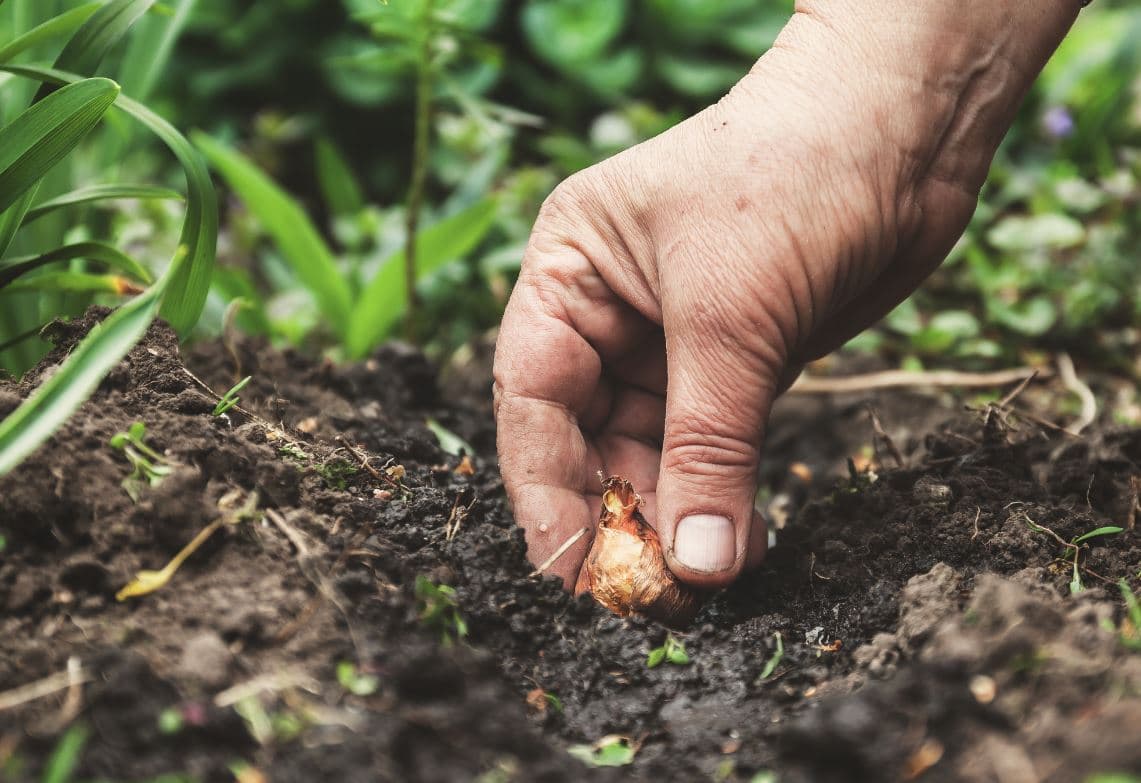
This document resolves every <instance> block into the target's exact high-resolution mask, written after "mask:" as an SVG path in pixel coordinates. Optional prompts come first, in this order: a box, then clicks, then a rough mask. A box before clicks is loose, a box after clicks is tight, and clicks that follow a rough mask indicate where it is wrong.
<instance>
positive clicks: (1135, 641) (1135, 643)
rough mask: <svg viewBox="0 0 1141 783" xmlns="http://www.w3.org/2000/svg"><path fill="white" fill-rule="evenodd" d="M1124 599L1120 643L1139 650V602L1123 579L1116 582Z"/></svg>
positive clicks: (1140, 617)
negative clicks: (1123, 616)
mask: <svg viewBox="0 0 1141 783" xmlns="http://www.w3.org/2000/svg"><path fill="white" fill-rule="evenodd" d="M1117 586H1118V588H1120V590H1121V597H1122V599H1124V601H1125V619H1124V620H1123V621H1122V622H1121V631H1120V634H1121V643H1122V644H1124V645H1125V646H1126V647H1128V648H1129V649H1130V650H1134V651H1136V652H1141V602H1139V601H1138V600H1137V596H1136V594H1134V592H1133V590H1132V589H1130V587H1129V583H1128V582H1126V581H1125V580H1124V579H1122V580H1121V581H1119V582H1118V583H1117Z"/></svg>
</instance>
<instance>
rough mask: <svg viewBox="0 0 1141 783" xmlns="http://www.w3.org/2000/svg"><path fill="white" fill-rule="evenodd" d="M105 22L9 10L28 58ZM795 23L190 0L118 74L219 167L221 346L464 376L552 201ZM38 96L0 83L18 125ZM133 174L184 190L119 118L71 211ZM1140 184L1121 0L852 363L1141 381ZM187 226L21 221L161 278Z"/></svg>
mask: <svg viewBox="0 0 1141 783" xmlns="http://www.w3.org/2000/svg"><path fill="white" fill-rule="evenodd" d="M81 5H84V4H82V3H80V2H78V0H77V1H76V2H72V1H71V0H36V1H35V2H34V3H30V2H20V0H12V1H11V2H7V3H4V4H2V5H0V42H3V41H6V40H10V39H11V38H13V37H14V36H15V35H16V34H17V33H19V32H23V31H26V30H28V29H31V28H32V27H34V26H35V25H37V24H41V23H43V22H45V20H50V19H52V18H53V17H56V16H58V15H59V14H61V13H64V12H67V11H69V10H70V9H75V8H78V7H80V6H81ZM791 9H792V3H791V2H756V0H722V2H718V3H709V2H700V0H629V1H628V2H616V1H615V0H510V1H507V0H388V2H387V3H383V2H379V1H378V0H273V2H264V0H263V1H262V2H254V1H253V0H197V1H196V2H195V1H194V0H165V2H164V3H160V4H158V5H156V6H154V7H153V8H152V9H151V10H150V11H149V12H148V13H147V14H146V16H145V17H144V18H143V19H142V20H141V21H140V23H139V25H138V26H137V27H136V28H135V29H134V30H133V31H132V33H131V36H130V38H129V40H128V42H127V46H126V47H125V48H124V47H121V48H120V50H117V51H114V52H113V53H112V55H111V56H110V57H109V58H108V59H107V60H106V61H105V65H104V66H103V67H102V69H101V71H100V72H101V73H105V74H106V75H109V76H112V77H113V78H116V79H117V80H118V81H119V82H120V83H121V84H122V85H123V88H124V92H125V93H126V94H128V95H131V96H132V97H135V98H138V99H139V100H142V101H145V102H146V103H147V104H148V105H149V106H150V107H151V108H153V109H154V110H155V111H156V112H158V113H159V114H160V115H162V116H164V117H165V118H167V119H169V120H170V121H171V122H172V124H174V125H175V126H176V127H178V128H179V129H181V130H182V131H184V132H186V133H188V134H189V135H190V137H191V139H192V141H194V143H195V144H196V145H197V146H198V148H199V149H200V150H201V151H202V152H203V153H204V154H205V155H206V157H207V158H208V160H209V162H210V164H211V166H212V168H213V169H214V171H215V172H216V174H217V175H218V182H219V185H220V188H221V190H220V194H221V196H222V199H221V203H222V235H221V241H220V243H219V248H218V263H217V267H216V270H215V273H214V281H213V290H212V293H211V296H210V300H209V303H208V307H207V310H206V313H205V315H204V316H203V318H202V320H201V322H200V324H199V326H198V334H200V335H205V336H208V335H216V334H218V333H219V332H221V331H222V330H223V328H231V329H240V330H243V331H245V332H247V333H251V334H259V335H265V336H266V337H268V338H270V339H271V340H273V341H274V342H275V343H278V344H292V345H297V346H300V347H303V348H305V349H308V350H312V351H325V352H328V353H330V354H331V355H332V356H334V357H336V358H340V357H348V358H352V357H359V356H362V355H365V354H367V352H368V351H369V350H371V349H372V348H374V347H375V346H376V345H377V344H378V343H379V342H380V341H381V340H383V339H385V338H388V337H390V336H394V335H399V336H403V337H406V338H408V339H411V340H413V341H415V342H417V343H419V344H421V345H423V346H424V347H425V348H426V349H427V350H428V351H429V353H430V354H431V355H433V356H434V357H436V358H438V359H441V360H443V359H445V358H446V357H448V356H450V355H452V353H453V352H454V351H456V350H457V349H458V348H460V347H461V346H463V345H465V344H466V343H468V342H469V341H471V340H473V339H478V338H480V337H481V336H483V335H486V334H487V333H488V331H489V330H491V329H493V328H494V327H495V325H496V324H497V322H498V319H499V317H500V315H501V313H502V308H503V305H504V303H505V301H506V298H507V295H508V293H509V292H510V289H511V285H512V283H513V280H514V276H515V274H516V272H517V270H518V266H519V262H520V258H521V255H522V248H523V245H524V243H525V242H526V239H527V235H528V231H529V228H530V226H531V223H532V221H533V219H534V217H535V215H536V212H537V210H538V207H539V205H540V203H541V202H542V200H543V198H544V197H545V196H546V195H547V193H549V192H550V191H551V189H552V188H553V187H554V186H555V185H556V184H557V183H558V182H559V181H560V180H561V179H562V178H564V177H565V176H567V175H568V174H571V173H572V172H574V171H576V170H578V169H581V168H583V167H586V166H589V165H591V164H592V163H594V162H595V161H598V160H600V159H602V158H604V157H606V156H608V155H611V154H613V153H615V152H617V151H619V150H621V149H623V148H625V147H628V146H630V145H632V144H635V143H637V142H639V141H641V140H643V139H646V138H648V137H650V136H653V135H655V134H657V133H659V132H660V131H662V130H663V129H665V128H667V127H669V126H670V125H672V124H674V123H676V122H678V121H679V120H680V119H682V118H683V117H685V116H687V115H688V114H690V113H692V112H694V111H696V110H698V109H700V108H702V107H704V106H706V105H708V104H709V103H711V102H713V101H715V100H717V98H719V97H720V96H721V95H722V94H723V93H724V92H725V91H726V90H727V89H728V88H729V87H730V86H731V85H732V84H733V83H734V82H735V81H736V80H737V79H738V78H740V76H741V75H742V74H743V73H744V72H745V71H746V70H747V69H748V67H749V66H750V65H751V63H752V62H753V61H754V60H755V59H756V57H757V56H759V55H760V54H761V53H762V52H764V50H765V49H766V48H767V47H768V46H769V45H771V43H772V41H773V39H774V37H775V36H776V34H777V32H778V31H779V30H780V28H781V26H782V25H783V23H784V21H785V20H786V19H787V18H788V16H789V14H790V13H791ZM56 48H57V49H58V46H57V47H56ZM55 51H56V50H54V49H52V47H51V46H48V45H45V46H43V47H39V48H36V47H33V48H31V49H29V50H28V51H26V52H24V53H23V54H21V55H20V56H19V58H18V59H17V61H24V62H50V61H51V58H52V57H53V56H54V54H55ZM30 89H31V88H30V87H28V86H27V85H26V84H22V83H19V82H18V81H16V80H12V79H10V78H8V79H6V80H5V81H4V83H3V85H2V86H0V111H3V112H5V113H4V121H5V122H6V121H8V120H9V119H10V111H9V107H14V106H17V105H26V102H27V98H28V91H29V90H30ZM192 131H193V133H192ZM64 168H66V170H63V169H64ZM108 176H112V177H115V178H118V179H119V180H124V181H147V182H152V183H159V184H169V185H171V186H172V187H180V186H181V175H180V173H179V171H178V170H177V169H176V167H175V163H174V161H173V160H172V159H170V158H169V156H167V155H164V154H163V151H162V150H161V149H159V148H157V147H155V146H151V142H150V141H148V140H147V139H146V138H144V137H143V136H142V134H139V133H137V132H135V131H133V130H132V129H131V127H130V126H129V125H128V124H127V123H126V122H125V121H119V122H114V121H112V122H109V123H107V124H106V126H105V127H103V128H102V129H100V130H99V131H98V132H97V133H95V134H93V135H92V136H91V137H90V138H89V139H88V141H87V142H86V143H85V145H84V147H83V148H82V149H81V150H80V153H79V154H77V155H73V156H72V157H71V158H69V160H68V161H67V163H66V166H65V167H61V170H60V171H59V172H56V173H54V174H53V177H55V178H56V180H57V181H56V182H55V184H54V185H53V184H52V183H45V186H44V187H45V188H46V189H47V190H45V193H44V195H45V196H47V195H51V192H50V191H51V190H52V189H53V188H54V189H55V190H56V191H58V192H63V191H64V190H66V189H67V188H68V187H69V186H70V187H74V186H75V185H76V183H80V184H82V183H85V182H98V181H102V180H104V179H106V178H107V177H108ZM1139 178H1141V6H1139V5H1138V4H1137V3H1128V2H1114V1H1113V0H1097V2H1095V3H1094V4H1093V5H1092V6H1090V7H1089V8H1087V9H1086V10H1085V11H1083V13H1082V15H1081V18H1080V20H1079V22H1078V24H1077V26H1076V27H1075V28H1074V30H1073V31H1072V33H1071V34H1070V36H1069V37H1068V38H1067V39H1066V41H1065V43H1064V44H1063V45H1062V47H1061V49H1060V50H1059V51H1058V52H1057V54H1056V55H1055V56H1054V58H1053V59H1052V60H1051V62H1050V64H1049V65H1048V66H1047V68H1046V71H1045V73H1044V74H1043V75H1042V78H1041V79H1040V80H1039V81H1038V83H1037V84H1036V86H1035V88H1034V91H1033V93H1032V94H1031V96H1030V98H1029V99H1028V100H1027V102H1026V104H1025V106H1024V107H1023V110H1022V112H1021V114H1020V116H1019V119H1018V121H1017V123H1016V124H1015V127H1014V128H1013V130H1012V131H1011V133H1010V134H1009V136H1008V137H1007V139H1006V141H1005V143H1004V144H1003V146H1002V148H1001V150H1000V151H999V154H998V156H997V158H996V161H995V164H994V167H993V169H992V172H991V176H990V180H989V182H988V183H987V185H986V188H985V190H984V192H983V197H982V199H981V202H980V205H979V208H978V211H977V213H976V215H975V217H974V220H973V221H972V223H971V226H970V229H969V230H968V232H967V234H966V235H965V236H964V237H963V239H962V241H960V242H959V244H958V245H957V247H956V248H955V250H954V252H953V253H952V255H951V257H950V259H949V260H948V262H947V263H946V264H945V265H944V266H943V267H942V269H941V270H940V271H939V272H938V273H937V274H936V275H935V276H934V277H933V278H932V279H931V280H930V281H929V282H928V283H927V284H926V285H925V286H924V287H923V288H922V289H921V290H920V291H919V292H917V293H916V294H915V295H914V296H913V297H912V298H911V299H910V300H908V301H907V302H905V303H904V304H903V305H902V306H900V307H899V308H898V309H897V310H896V311H895V312H894V313H892V314H891V316H889V317H888V318H887V319H886V320H885V321H884V322H883V323H882V324H881V325H879V326H878V327H876V328H874V329H872V330H870V331H868V332H867V333H865V334H864V335H862V336H860V337H859V338H857V339H856V340H854V341H852V343H850V344H849V345H848V346H847V347H846V348H845V352H846V353H848V354H849V355H856V356H862V357H869V358H872V359H874V360H875V364H877V365H878V366H892V367H899V366H902V367H923V366H935V365H937V366H940V367H960V368H965V369H985V368H993V367H1002V366H1009V365H1011V364H1023V363H1033V362H1034V361H1035V360H1036V358H1040V357H1042V356H1046V355H1048V354H1051V353H1053V352H1056V351H1059V350H1069V351H1071V352H1072V353H1073V354H1074V355H1075V357H1079V356H1080V357H1082V361H1083V362H1084V363H1086V364H1092V365H1096V366H1097V367H1098V368H1100V369H1103V370H1106V371H1108V372H1110V373H1113V374H1117V375H1120V376H1124V377H1126V378H1131V379H1132V380H1134V381H1136V380H1137V379H1138V374H1139V372H1141V367H1139V364H1138V363H1139V360H1138V353H1139V351H1138V344H1139V342H1141V263H1139V257H1141V209H1139V208H1138V207H1139V200H1141V186H1139ZM410 212H411V213H413V216H412V217H411V218H410ZM181 213H182V206H181V205H180V204H179V203H178V202H176V201H170V200H158V199H156V200H146V201H138V202H132V201H116V202H113V203H100V204H92V205H87V206H84V207H81V208H77V209H76V210H72V211H59V212H55V213H52V214H51V215H46V216H44V217H43V218H42V219H39V220H37V221H36V222H35V224H34V226H33V228H34V230H29V231H26V232H25V231H21V233H20V235H19V236H18V237H17V245H16V246H14V248H13V251H12V252H17V251H18V252H19V253H34V252H36V248H37V247H39V246H43V247H47V246H54V245H55V244H58V243H59V242H60V241H61V238H63V239H66V240H68V241H80V240H82V239H84V238H88V237H100V238H103V239H107V240H109V241H112V242H114V243H115V244H117V245H118V246H122V247H126V248H129V249H130V250H131V252H132V253H133V254H134V255H135V257H137V258H139V259H141V260H142V261H143V262H144V263H153V264H154V265H156V266H160V265H162V264H165V263H167V261H166V260H164V259H169V257H170V253H171V250H172V248H173V247H174V245H175V244H176V242H177V237H178V231H179V226H180V219H181ZM306 216H308V217H307V219H306ZM410 227H412V228H413V229H414V230H415V231H416V232H418V234H419V236H420V237H421V240H420V247H419V251H418V253H417V259H416V270H417V271H416V287H415V297H413V299H415V300H418V305H417V307H416V308H415V310H414V312H412V314H411V317H410V318H407V316H408V313H409V305H408V303H409V301H410V297H409V292H408V291H407V290H406V288H405V286H404V282H403V277H402V273H401V272H400V270H399V267H400V264H401V258H402V256H401V253H402V249H403V248H404V245H405V237H406V234H407V232H408V230H409V228H410ZM310 229H311V230H310ZM315 257H319V258H320V259H322V263H324V264H325V266H323V267H321V268H322V269H324V270H326V272H328V270H330V269H335V270H336V274H337V275H338V276H340V277H341V279H342V280H343V281H344V287H345V288H346V289H347V290H348V291H349V292H350V298H351V300H352V301H354V302H356V303H358V304H359V303H361V302H364V303H366V304H367V306H368V307H369V308H372V309H379V310H380V311H381V315H380V316H377V317H376V318H374V319H373V322H372V323H370V324H369V327H368V328H367V329H365V330H363V332H362V333H361V334H360V335H358V336H355V337H353V338H351V339H347V338H345V337H344V335H343V334H338V333H337V332H336V330H334V329H330V327H329V320H330V319H329V316H330V313H329V312H328V307H329V301H328V297H323V295H322V291H321V285H320V283H321V281H320V278H321V275H320V274H316V275H315V274H314V272H313V269H312V267H307V264H309V263H310V262H311V261H312V259H313V258H315ZM325 277H327V274H326V275H325ZM92 300H97V301H106V302H108V303H113V302H114V301H118V300H116V299H115V298H114V297H113V296H110V295H107V294H91V293H70V294H66V295H64V294H56V295H54V296H53V298H52V299H51V301H48V300H47V298H45V296H44V295H43V294H42V292H40V293H37V292H34V291H25V292H23V293H19V292H17V293H5V294H4V295H3V296H2V297H0V345H3V346H4V347H3V349H2V350H0V365H2V366H3V367H5V368H7V369H8V370H9V371H10V372H15V373H18V372H20V371H22V370H23V369H26V368H27V367H28V366H30V365H31V364H32V363H34V362H35V361H36V359H37V358H38V356H40V355H41V354H42V353H43V351H44V350H46V347H47V344H46V343H44V342H42V341H40V340H39V339H37V338H36V337H35V336H34V333H35V330H36V328H37V327H39V326H40V325H42V324H43V323H44V322H46V321H47V320H50V317H51V316H52V315H53V314H55V313H58V312H61V311H65V312H72V313H78V312H81V311H82V308H83V307H84V306H85V305H86V304H88V303H89V302H90V301H92ZM234 302H237V304H234ZM402 324H403V326H402ZM23 335H31V336H28V337H26V338H25V339H21V340H16V341H14V342H13V339H14V338H16V337H20V336H23ZM1126 402H1127V403H1130V404H1123V405H1121V406H1119V410H1120V414H1119V415H1120V416H1121V417H1122V418H1124V419H1130V418H1131V417H1134V416H1136V415H1137V405H1136V397H1135V396H1134V397H1133V398H1131V400H1127V401H1126Z"/></svg>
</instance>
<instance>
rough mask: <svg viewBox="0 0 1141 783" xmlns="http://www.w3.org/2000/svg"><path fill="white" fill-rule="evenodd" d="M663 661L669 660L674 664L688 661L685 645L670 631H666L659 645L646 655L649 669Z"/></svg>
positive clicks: (677, 664)
mask: <svg viewBox="0 0 1141 783" xmlns="http://www.w3.org/2000/svg"><path fill="white" fill-rule="evenodd" d="M663 662H669V663H672V664H673V665H675V666H685V665H687V664H689V663H690V659H689V653H687V652H686V651H685V645H683V644H682V643H681V642H680V641H679V640H678V638H677V637H676V636H674V635H673V634H672V633H667V634H666V638H665V641H663V642H662V644H661V646H660V647H655V648H654V649H652V650H650V654H649V655H648V656H646V666H647V667H648V668H650V669H653V668H655V667H657V666H660V665H661V664H662V663H663Z"/></svg>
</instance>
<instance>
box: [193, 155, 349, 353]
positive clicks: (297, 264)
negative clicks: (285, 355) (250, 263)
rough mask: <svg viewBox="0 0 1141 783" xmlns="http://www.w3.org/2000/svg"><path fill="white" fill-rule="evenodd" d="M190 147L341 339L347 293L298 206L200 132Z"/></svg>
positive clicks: (244, 161)
mask: <svg viewBox="0 0 1141 783" xmlns="http://www.w3.org/2000/svg"><path fill="white" fill-rule="evenodd" d="M193 138H194V143H195V144H196V145H197V146H198V148H199V149H200V150H202V152H203V153H204V154H205V155H206V158H207V159H208V160H209V161H210V164H211V165H212V166H213V167H214V168H215V169H216V170H217V171H218V173H219V174H221V175H222V177H223V179H225V180H226V183H227V184H228V185H229V186H230V187H231V188H233V189H234V191H235V192H236V193H237V195H238V196H239V197H240V198H241V199H242V201H243V202H244V203H245V205H246V208H247V209H248V210H249V211H250V212H251V213H252V214H253V215H254V217H256V218H257V219H258V222H260V223H261V225H262V226H263V227H264V228H265V230H266V231H267V232H268V233H269V235H270V236H271V237H272V238H273V240H274V242H275V243H276V244H277V247H278V249H279V250H280V251H281V254H282V256H283V257H284V258H285V260H286V261H287V262H288V263H289V265H290V267H291V268H292V269H293V271H294V272H295V273H296V274H297V277H298V278H299V279H300V280H301V282H302V283H303V284H304V285H305V287H306V288H308V289H309V290H310V291H311V292H312V293H313V296H314V298H315V299H316V300H317V302H318V304H319V306H320V307H321V312H322V314H324V316H325V317H326V318H327V319H328V320H329V322H330V323H331V324H332V325H333V330H334V331H335V332H336V333H337V334H338V335H339V336H341V337H344V336H345V334H346V333H347V331H348V323H349V312H350V310H351V309H352V294H351V292H350V291H349V285H348V283H347V282H346V280H345V278H344V277H343V276H342V275H341V272H340V270H339V269H338V268H337V263H336V260H335V258H334V256H333V251H332V250H331V249H330V248H329V246H328V245H327V244H326V243H325V240H324V239H322V238H321V234H320V232H318V231H317V228H316V227H315V226H314V225H313V223H312V221H310V219H309V217H308V215H306V214H305V211H304V210H303V209H302V208H301V205H300V204H298V203H297V201H296V200H294V198H293V197H292V196H290V195H289V194H288V193H286V192H285V191H284V190H282V189H281V188H280V187H278V185H277V184H276V183H275V182H274V181H273V180H271V179H270V178H269V177H267V176H266V175H265V174H264V173H263V172H262V171H261V170H260V169H258V168H257V167H256V166H254V164H253V163H251V162H250V161H249V160H248V159H247V158H246V157H245V156H243V155H242V154H241V153H239V152H237V151H236V150H233V149H231V148H230V147H227V146H226V145H224V144H222V143H221V142H219V141H216V140H215V139H213V138H211V137H210V136H207V135H206V134H204V133H195V134H194V136H193Z"/></svg>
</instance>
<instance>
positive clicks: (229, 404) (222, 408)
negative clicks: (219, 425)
mask: <svg viewBox="0 0 1141 783" xmlns="http://www.w3.org/2000/svg"><path fill="white" fill-rule="evenodd" d="M252 377H253V376H252V375H247V376H246V377H245V378H242V379H241V380H240V381H238V382H237V383H235V384H234V385H233V386H231V387H230V390H229V391H228V392H226V393H225V394H223V395H222V399H220V400H218V404H217V405H215V406H214V415H215V416H221V415H223V414H224V413H226V411H228V410H230V408H233V407H234V406H235V405H237V404H238V401H239V400H240V399H241V398H240V397H239V396H238V392H240V391H241V390H242V389H244V388H246V384H247V383H249V382H250V379H251V378H252Z"/></svg>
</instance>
